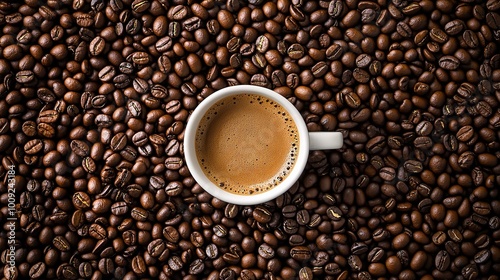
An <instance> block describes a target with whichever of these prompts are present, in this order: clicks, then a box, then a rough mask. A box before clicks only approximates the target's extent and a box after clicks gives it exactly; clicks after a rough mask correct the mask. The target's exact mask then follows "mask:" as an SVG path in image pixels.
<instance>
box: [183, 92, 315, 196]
mask: <svg viewBox="0 0 500 280" xmlns="http://www.w3.org/2000/svg"><path fill="white" fill-rule="evenodd" d="M248 93H250V94H257V95H261V96H264V97H266V98H269V99H272V100H273V101H275V102H277V103H279V104H280V105H281V106H283V108H284V109H286V110H287V112H288V113H289V114H290V116H291V117H292V119H293V121H294V122H295V125H296V126H297V130H298V134H299V152H298V155H297V159H296V161H295V164H294V165H293V167H292V170H291V171H290V173H289V174H288V176H287V177H286V178H285V180H283V181H282V182H281V183H279V184H278V185H277V186H275V187H274V188H272V189H270V190H268V191H266V192H262V193H258V194H254V195H239V194H235V193H231V192H228V191H225V190H223V189H221V188H220V187H218V186H216V185H215V184H214V183H212V181H210V179H208V178H207V176H206V175H205V173H204V172H203V170H202V168H201V166H200V164H199V162H198V159H197V156H196V150H195V139H196V131H197V129H198V127H199V123H200V121H201V119H202V118H203V116H204V115H205V113H206V112H207V110H208V109H210V108H211V107H212V106H213V105H214V104H215V103H216V102H217V101H219V100H221V99H222V98H225V97H228V96H233V95H238V94H248ZM308 154H309V136H308V130H307V126H306V124H305V122H304V120H303V118H302V115H301V114H300V112H299V111H298V110H297V109H296V108H295V106H293V104H292V103H290V102H289V101H288V100H287V99H286V98H285V97H283V96H282V95H280V94H279V93H277V92H274V91H272V90H271V89H268V88H264V87H259V86H253V85H236V86H230V87H226V88H223V89H220V90H218V91H216V92H214V93H212V94H211V95H209V96H208V97H207V98H205V99H204V100H203V101H202V102H201V103H200V104H199V105H198V106H197V107H196V108H195V110H194V111H193V112H192V113H191V115H190V116H189V119H188V121H187V126H186V130H185V133H184V156H185V159H186V164H187V167H188V168H189V171H190V173H191V175H192V176H193V178H194V179H195V181H196V182H197V183H198V184H199V185H200V186H201V187H202V188H203V189H204V190H205V191H207V192H208V193H209V194H211V195H212V196H214V197H216V198H218V199H220V200H223V201H225V202H228V203H233V204H238V205H255V204H259V203H264V202H267V201H270V200H272V199H274V198H276V197H278V196H280V195H282V194H283V193H285V192H286V191H287V190H288V189H290V188H291V187H292V186H293V184H295V183H296V182H297V180H298V179H299V177H300V175H301V174H302V172H303V170H304V168H305V166H306V163H307V158H308Z"/></svg>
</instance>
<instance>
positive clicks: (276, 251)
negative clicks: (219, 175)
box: [0, 0, 500, 280]
mask: <svg viewBox="0 0 500 280" xmlns="http://www.w3.org/2000/svg"><path fill="white" fill-rule="evenodd" d="M0 27H1V32H0V35H1V36H0V158H1V165H0V175H1V176H2V177H5V176H6V171H7V168H8V166H9V165H15V166H16V168H15V170H16V177H15V180H16V185H15V190H16V199H17V205H16V209H17V218H18V220H17V227H16V254H15V256H16V265H17V267H16V269H15V270H12V271H11V270H9V269H8V265H7V264H6V258H7V255H6V254H7V251H8V250H7V249H8V246H7V245H8V244H7V240H8V239H7V233H8V230H9V229H8V221H7V217H8V211H7V210H8V209H7V200H8V194H7V187H8V186H7V183H6V180H1V182H0V193H1V196H0V201H1V208H0V221H1V222H2V225H3V230H2V231H1V232H0V251H1V259H0V263H1V266H2V268H3V276H4V277H5V278H4V279H129V280H130V279H222V280H230V279H245V280H246V279H266V280H273V279H300V280H309V279H327V280H331V279H377V278H379V279H498V278H499V276H498V275H500V217H499V215H500V196H499V186H500V164H499V160H500V152H499V151H500V132H499V127H500V106H499V102H500V45H499V43H500V41H499V40H500V1H498V0H483V1H479V0H477V1H473V0H462V1H451V0H437V1H430V0H422V1H408V0H378V1H356V0H312V1H305V0H274V1H263V0H249V1H239V0H203V1H191V0H171V1H167V0H133V1H132V0H73V1H72V0H61V1H56V0H47V1H35V0H25V1H3V2H0ZM237 84H253V85H258V86H262V87H267V88H271V89H273V90H275V91H276V92H278V93H280V94H281V95H283V96H285V97H286V98H288V100H289V101H290V102H291V103H293V104H294V105H295V106H296V107H297V108H298V109H299V110H300V112H301V113H302V115H303V117H304V119H305V121H306V123H307V127H308V129H309V130H310V131H333V130H335V131H341V132H342V133H343V134H344V143H345V145H344V147H343V148H342V149H339V150H333V151H313V152H311V153H310V156H309V161H308V165H307V167H306V170H305V171H304V173H303V176H302V177H301V178H300V180H299V181H298V182H297V183H296V184H295V185H294V186H293V187H292V188H291V189H290V190H289V191H288V192H286V193H285V194H284V195H282V196H280V197H278V198H277V199H275V200H273V201H269V202H267V203H264V204H261V205H257V206H245V207H244V206H236V205H231V204H227V203H224V202H222V201H220V200H218V199H216V198H213V197H211V196H210V195H208V194H207V193H206V192H204V191H203V190H202V189H201V188H200V186H199V185H197V184H196V182H195V181H194V180H193V178H192V177H191V176H190V173H189V170H188V169H187V167H186V165H185V162H184V159H183V144H182V142H183V138H184V128H185V126H186V122H187V121H188V118H189V115H190V112H192V110H193V109H195V108H196V106H197V105H198V104H199V103H200V102H201V101H202V100H203V99H205V98H206V97H207V96H209V95H210V94H211V93H213V92H214V91H216V90H218V89H221V88H224V87H227V86H231V85H237Z"/></svg>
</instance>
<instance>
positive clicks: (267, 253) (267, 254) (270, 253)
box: [258, 243, 275, 259]
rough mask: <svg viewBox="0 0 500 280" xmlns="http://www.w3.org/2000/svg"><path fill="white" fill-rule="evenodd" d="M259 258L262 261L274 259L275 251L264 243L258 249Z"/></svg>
mask: <svg viewBox="0 0 500 280" xmlns="http://www.w3.org/2000/svg"><path fill="white" fill-rule="evenodd" d="M258 252H259V256H261V257H262V258H264V259H272V258H274V254H275V251H274V249H273V248H271V247H270V246H269V245H268V244H266V243H264V244H262V245H260V246H259V248H258Z"/></svg>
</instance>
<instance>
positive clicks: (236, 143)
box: [195, 94, 299, 195]
mask: <svg viewBox="0 0 500 280" xmlns="http://www.w3.org/2000/svg"><path fill="white" fill-rule="evenodd" d="M276 116H278V117H279V118H276ZM214 127H215V129H214ZM215 130H217V131H215ZM222 138H224V139H222ZM195 143H196V145H195V146H196V153H197V157H198V161H199V163H200V165H201V167H202V169H203V172H204V173H205V175H206V176H207V177H208V178H209V179H210V180H211V181H212V182H213V183H214V184H215V185H217V186H219V187H220V188H222V189H224V190H226V191H228V192H231V193H236V194H241V195H253V194H258V193H262V192H266V191H268V190H270V189H272V188H273V187H275V186H276V185H278V184H279V183H280V182H281V181H283V180H285V178H286V177H287V176H288V174H289V173H290V171H291V170H292V168H293V166H294V164H295V162H296V158H297V155H298V151H299V137H298V131H297V127H296V125H295V123H294V122H293V119H292V117H291V116H290V115H289V113H288V112H287V111H286V110H285V109H284V108H283V107H282V106H281V105H279V104H278V103H276V102H275V101H272V100H269V99H267V98H265V97H262V96H259V95H255V94H240V95H237V96H230V97H227V98H224V99H222V100H220V101H219V102H217V103H216V104H215V105H213V106H212V107H211V108H210V109H209V110H208V111H207V113H206V114H205V115H204V116H203V119H202V121H201V122H200V128H199V129H198V131H197V135H196V142H195Z"/></svg>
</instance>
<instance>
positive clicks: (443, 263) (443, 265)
mask: <svg viewBox="0 0 500 280" xmlns="http://www.w3.org/2000/svg"><path fill="white" fill-rule="evenodd" d="M450 263H451V260H450V257H449V255H448V253H447V252H446V251H444V250H441V251H439V252H438V254H437V255H436V259H435V265H436V268H437V269H438V270H439V271H445V270H447V269H448V267H449V266H450Z"/></svg>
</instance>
